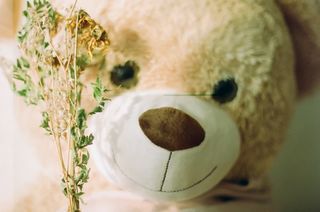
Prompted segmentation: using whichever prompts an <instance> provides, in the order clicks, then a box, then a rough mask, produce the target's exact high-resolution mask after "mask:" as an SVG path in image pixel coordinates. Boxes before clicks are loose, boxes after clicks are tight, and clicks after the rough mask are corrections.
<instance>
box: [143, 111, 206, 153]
mask: <svg viewBox="0 0 320 212" xmlns="http://www.w3.org/2000/svg"><path fill="white" fill-rule="evenodd" d="M139 124H140V127H141V129H142V131H143V132H144V134H145V135H146V136H147V137H148V138H149V139H150V140H151V142H153V143H154V144H156V145H157V146H160V147H162V148H164V149H167V150H169V151H175V150H183V149H189V148H192V147H195V146H198V145H200V144H201V142H202V141H203V140H204V137H205V131H204V130H203V128H202V127H201V126H200V124H199V123H198V122H197V121H196V120H195V119H194V118H192V117H191V116H189V115H188V114H186V113H184V112H183V111H181V110H178V109H175V108H172V107H162V108H157V109H150V110H147V111H145V112H144V113H142V115H141V116H140V117H139Z"/></svg>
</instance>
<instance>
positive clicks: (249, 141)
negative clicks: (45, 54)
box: [0, 0, 320, 211]
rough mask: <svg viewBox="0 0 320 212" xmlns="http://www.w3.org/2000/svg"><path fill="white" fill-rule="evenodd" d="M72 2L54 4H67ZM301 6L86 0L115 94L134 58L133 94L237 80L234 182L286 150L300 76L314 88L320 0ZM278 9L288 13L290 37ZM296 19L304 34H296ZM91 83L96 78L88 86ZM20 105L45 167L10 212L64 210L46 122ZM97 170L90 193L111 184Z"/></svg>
mask: <svg viewBox="0 0 320 212" xmlns="http://www.w3.org/2000/svg"><path fill="white" fill-rule="evenodd" d="M72 2H73V1H71V0H68V1H56V2H55V3H54V4H55V5H57V7H66V6H68V5H70V4H71V3H72ZM301 2H303V1H299V0H291V1H290V0H279V1H278V2H275V1H272V0H270V1H265V0H241V1H238V0H228V1H225V0H216V1H212V0H203V1H197V0H188V1H186V0H175V1H173V0H162V1H157V0H152V1H146V0H119V1H99V0H91V1H84V0H82V1H81V0H80V1H79V6H80V7H83V8H85V10H86V11H88V13H89V14H91V15H92V16H93V18H95V19H96V20H97V21H98V22H100V23H101V24H102V25H103V26H104V27H105V28H106V29H107V30H108V31H109V34H110V39H111V41H112V46H111V50H110V52H109V54H108V56H107V61H108V65H107V67H106V70H105V73H104V77H105V78H104V83H105V84H106V85H107V87H108V88H110V89H111V90H112V92H111V93H110V94H111V98H112V96H116V95H121V93H123V92H125V91H126V90H125V89H123V88H118V87H116V86H114V85H112V83H111V82H110V81H109V78H110V77H109V74H110V73H109V72H108V70H110V69H111V68H112V67H113V66H114V65H117V64H122V63H124V62H125V61H126V60H134V61H136V62H137V64H138V65H139V67H140V72H139V82H138V85H137V86H136V87H135V88H133V89H134V90H147V89H155V88H171V89H176V90H178V91H180V92H181V93H191V94H199V93H210V92H211V91H212V88H213V86H214V85H215V83H216V82H218V81H219V80H220V79H222V78H224V77H227V76H233V77H234V78H235V79H236V81H237V82H238V86H239V92H238V95H237V97H236V99H235V100H234V101H232V102H231V103H228V104H226V105H223V106H222V107H223V109H224V110H226V111H228V113H229V114H231V116H232V117H233V119H234V120H235V121H236V123H237V124H238V126H239V128H240V131H241V136H242V144H241V153H240V157H239V159H238V161H237V163H236V164H235V165H234V168H233V169H232V170H231V172H230V173H229V175H228V176H226V179H239V178H259V177H261V176H263V175H265V174H266V173H267V171H268V169H269V167H270V164H271V161H272V159H273V158H274V157H275V155H276V153H277V152H278V150H279V148H280V146H281V143H282V141H283V140H284V135H285V131H286V127H287V124H288V122H289V119H290V115H291V113H292V110H293V107H294V103H295V101H296V98H297V91H296V84H297V83H296V79H295V70H298V71H299V73H300V74H299V75H298V82H299V88H300V89H304V90H303V92H301V93H305V91H308V90H309V89H310V88H311V87H313V86H308V84H306V82H305V81H306V80H307V79H308V80H309V78H310V77H305V78H304V76H306V74H305V72H304V71H306V72H307V73H310V74H311V73H312V74H314V76H320V74H319V63H320V62H319V60H318V59H317V58H319V56H320V51H319V49H320V31H319V27H318V26H319V23H320V19H319V17H320V15H319V14H320V6H319V4H318V1H316V0H312V1H305V2H304V3H301ZM277 3H279V4H280V5H281V9H282V10H283V11H285V14H286V15H287V16H286V17H288V18H287V19H288V20H289V22H288V23H289V26H290V27H291V28H290V30H291V31H289V29H288V25H287V23H286V22H285V20H284V17H283V13H282V12H281V11H280V8H279V7H278V5H277ZM290 20H294V21H290ZM297 22H299V26H300V27H302V28H303V29H304V30H303V33H301V31H300V29H301V28H294V27H296V23H297ZM290 32H292V33H293V35H292V37H291V36H290ZM292 38H293V41H294V43H293V42H292ZM305 38H308V39H305ZM309 47H312V48H311V49H310V48H309ZM294 50H295V51H294ZM300 50H301V51H300ZM308 53H309V54H308ZM310 54H312V55H310ZM307 56H310V57H307ZM313 56H314V57H313ZM310 61H311V62H310ZM304 67H305V69H304V70H302V69H303V68H304ZM93 73H94V72H93ZM301 73H302V74H301ZM91 77H92V76H90V75H88V76H87V79H88V81H90V79H91ZM311 78H312V79H317V78H316V77H311ZM300 79H301V80H302V81H304V82H301V83H300ZM310 84H311V83H310ZM313 84H315V83H313ZM203 98H205V99H207V100H208V101H212V100H210V97H203ZM15 104H16V105H19V106H18V108H19V109H18V110H19V111H20V112H21V114H20V113H19V116H18V117H17V118H18V119H19V120H21V123H20V126H22V127H23V128H25V129H26V128H28V129H32V130H31V132H28V137H29V139H28V141H30V144H29V145H30V146H32V149H33V150H32V151H34V153H33V154H34V155H36V157H37V160H38V163H39V164H38V165H37V166H38V167H39V170H38V171H37V172H36V173H37V175H36V176H35V177H34V180H32V182H31V183H30V182H29V183H27V184H26V185H24V186H22V188H21V191H23V192H21V193H20V191H17V192H16V196H15V200H17V201H16V202H15V203H14V204H13V205H14V206H13V208H11V209H10V211H56V210H57V209H59V208H60V207H61V205H62V204H63V203H64V198H63V196H62V195H61V194H60V193H59V192H60V191H59V190H60V189H59V185H58V183H57V182H58V180H57V179H58V178H59V177H58V176H59V172H58V168H57V166H58V164H57V160H56V155H55V154H54V147H53V145H52V144H50V142H49V139H48V138H46V137H44V136H42V133H41V132H40V131H39V130H38V129H37V126H38V124H37V123H38V121H39V120H38V118H34V117H35V115H33V114H36V113H37V111H34V110H31V109H26V108H25V106H24V105H23V104H22V102H21V101H20V100H16V102H15ZM20 105H21V106H20ZM88 106H89V107H90V103H88ZM31 114H32V115H31ZM23 120H24V121H23ZM19 122H20V121H19ZM1 130H2V129H1ZM29 131H30V130H29ZM1 132H2V131H1ZM22 153H23V151H22ZM19 154H20V153H19ZM91 165H92V167H93V173H92V175H91V180H90V183H89V185H88V186H87V192H88V194H89V195H90V194H92V193H94V192H96V191H99V190H100V191H102V190H105V189H106V188H108V184H107V182H105V180H104V179H103V178H102V176H100V174H99V173H98V172H97V171H96V170H95V167H94V164H91ZM52 167H55V168H52ZM26 174H31V173H26ZM0 210H1V206H0Z"/></svg>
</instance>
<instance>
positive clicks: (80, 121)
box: [77, 108, 87, 130]
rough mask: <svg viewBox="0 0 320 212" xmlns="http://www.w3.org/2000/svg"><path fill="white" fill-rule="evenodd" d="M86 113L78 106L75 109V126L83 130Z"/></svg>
mask: <svg viewBox="0 0 320 212" xmlns="http://www.w3.org/2000/svg"><path fill="white" fill-rule="evenodd" d="M86 120H87V115H86V111H85V110H84V109H83V108H80V109H79V110H78V111H77V126H78V127H79V129H80V130H84V129H85V127H86Z"/></svg>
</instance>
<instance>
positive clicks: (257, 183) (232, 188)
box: [83, 180, 274, 212]
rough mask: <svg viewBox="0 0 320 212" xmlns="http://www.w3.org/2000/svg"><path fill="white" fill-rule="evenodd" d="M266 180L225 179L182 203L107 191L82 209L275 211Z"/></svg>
mask: <svg viewBox="0 0 320 212" xmlns="http://www.w3.org/2000/svg"><path fill="white" fill-rule="evenodd" d="M264 182H265V181H264V180H252V181H250V183H249V184H248V185H245V186H242V185H237V184H234V183H228V182H222V183H221V184H220V185H218V186H217V187H216V188H215V189H213V191H212V192H211V193H210V194H208V195H206V197H205V198H204V199H201V200H196V201H194V202H185V203H179V204H176V203H164V202H155V201H150V200H146V199H144V198H142V197H138V196H136V195H135V194H132V193H129V192H125V191H119V190H114V191H107V192H101V193H97V194H95V195H93V196H91V197H89V198H88V199H87V202H88V204H87V205H85V206H84V207H83V211H84V212H103V211H117V212H118V211H120V212H121V211H123V212H128V211H130V212H135V211H137V212H138V211H144V212H149V211H150V212H151V211H153V212H157V211H168V212H171V211H185V212H188V211H197V212H198V211H213V212H233V211H237V212H241V211H243V212H244V211H245V212H250V211H259V212H260V211H262V212H264V211H274V210H272V207H271V204H270V196H269V189H268V186H266V184H265V183H264ZM226 196H228V197H230V198H233V199H231V200H230V201H222V199H223V198H222V197H226Z"/></svg>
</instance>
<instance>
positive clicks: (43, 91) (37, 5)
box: [13, 0, 110, 212]
mask: <svg viewBox="0 0 320 212" xmlns="http://www.w3.org/2000/svg"><path fill="white" fill-rule="evenodd" d="M23 15H24V16H25V18H26V22H25V24H24V26H23V28H22V29H21V31H20V32H19V33H18V41H19V47H20V49H21V51H22V57H20V58H18V59H17V63H16V64H15V65H14V67H13V79H14V83H13V88H14V90H15V91H16V93H17V94H19V95H20V96H22V97H24V100H25V102H26V103H27V104H33V105H40V106H41V107H42V108H43V112H42V117H43V121H42V124H41V127H42V128H43V129H45V130H46V132H47V133H48V134H49V135H51V136H52V137H53V140H54V142H55V145H56V147H57V152H58V156H59V162H60V166H61V170H62V176H63V178H62V182H61V184H62V190H63V192H64V194H65V195H66V197H67V198H68V205H69V207H68V211H70V212H71V211H72V212H74V211H80V203H81V197H82V195H83V194H84V192H83V186H84V184H85V183H87V182H88V179H89V172H90V169H89V168H88V160H89V152H88V150H87V146H88V145H90V144H92V142H93V139H94V137H93V135H91V134H90V135H86V133H85V130H86V128H87V123H86V122H87V118H88V116H91V115H93V114H95V113H97V112H101V111H103V109H104V106H105V101H106V100H107V98H106V92H107V91H108V90H107V89H106V88H105V87H104V85H103V84H102V82H101V80H100V78H99V77H97V79H96V82H95V83H93V84H92V86H93V96H92V97H93V98H94V99H95V100H96V103H97V105H96V107H95V108H94V110H93V111H86V110H85V109H84V108H83V107H82V101H81V97H82V90H83V88H84V83H83V82H82V81H81V75H82V74H83V73H84V72H85V71H86V68H87V67H88V66H91V65H94V64H99V62H101V61H102V60H103V58H104V56H105V54H106V52H107V50H108V47H109V45H110V42H109V39H108V35H107V32H106V31H105V30H104V29H103V28H102V27H101V26H100V25H99V24H97V23H96V22H95V21H94V20H93V19H91V18H90V16H89V15H88V14H87V13H86V12H85V11H83V10H79V11H74V7H73V8H72V9H71V12H70V16H69V17H64V16H62V15H61V14H59V13H58V12H57V11H56V10H55V9H53V8H52V6H51V4H50V3H49V2H48V1H46V0H34V1H33V2H28V3H27V9H26V10H25V11H23ZM61 41H63V42H61ZM64 146H67V150H65V149H63V147H64Z"/></svg>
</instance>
